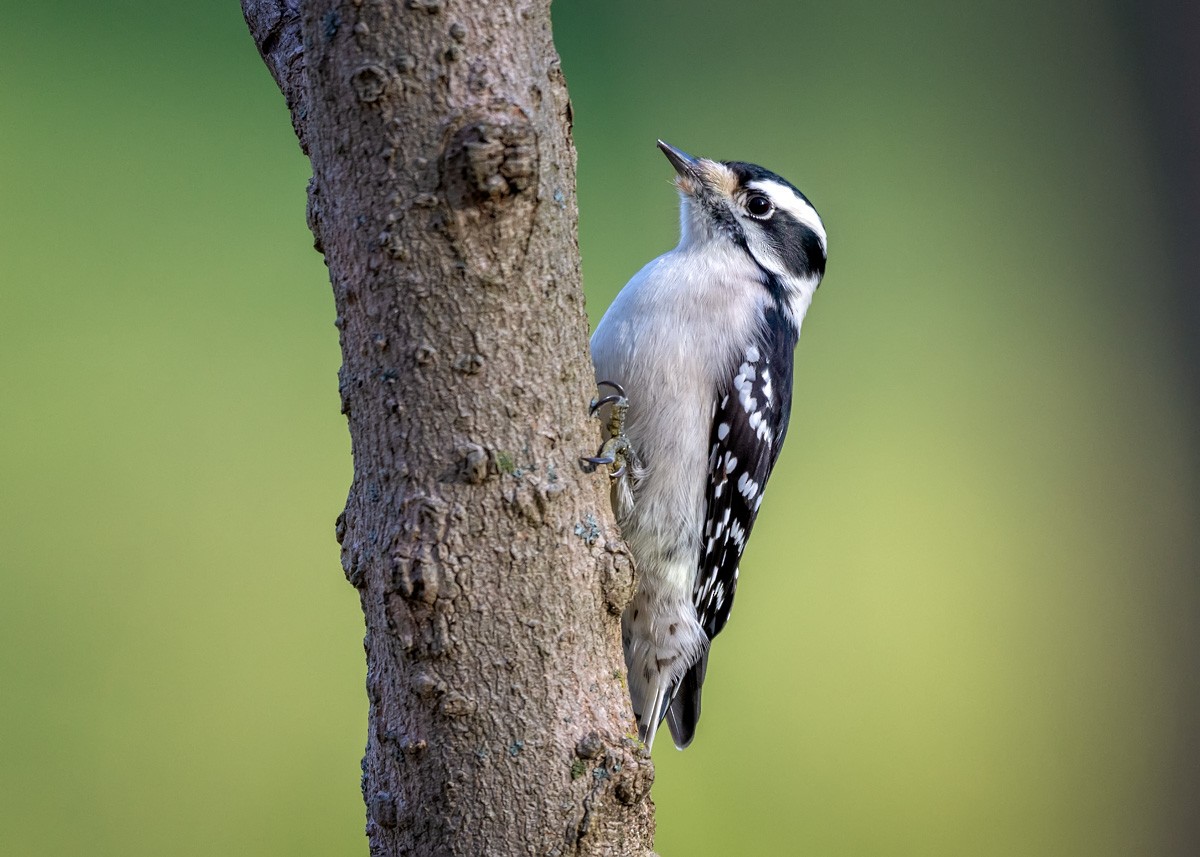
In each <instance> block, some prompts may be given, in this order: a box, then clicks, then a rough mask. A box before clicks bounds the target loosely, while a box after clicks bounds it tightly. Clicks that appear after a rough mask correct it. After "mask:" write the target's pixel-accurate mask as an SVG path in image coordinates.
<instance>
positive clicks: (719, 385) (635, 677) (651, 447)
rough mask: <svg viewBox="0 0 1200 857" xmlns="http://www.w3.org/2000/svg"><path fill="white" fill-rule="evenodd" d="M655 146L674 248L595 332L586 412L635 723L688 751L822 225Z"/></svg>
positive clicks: (755, 176) (765, 468)
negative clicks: (629, 561)
mask: <svg viewBox="0 0 1200 857" xmlns="http://www.w3.org/2000/svg"><path fill="white" fill-rule="evenodd" d="M658 147H659V148H660V149H661V150H662V151H663V154H665V155H666V156H667V160H669V161H670V162H671V165H672V166H673V167H674V168H675V172H676V176H675V186H676V187H677V188H678V190H679V197H680V237H679V244H678V246H676V247H675V249H673V250H671V251H670V252H668V253H664V254H663V255H662V256H659V257H658V258H657V259H654V260H653V261H652V262H650V263H649V264H647V265H646V266H645V267H644V268H642V270H641V271H639V272H638V273H637V274H636V275H635V276H634V277H633V279H631V280H630V281H629V282H628V284H626V286H625V287H624V288H623V289H622V290H621V292H620V293H619V294H618V295H617V297H616V299H615V300H614V301H613V303H612V306H610V307H609V308H608V311H607V312H606V313H605V314H604V317H603V318H602V319H601V321H600V324H599V325H598V326H597V328H596V332H595V333H594V334H593V335H592V340H591V350H592V360H593V363H594V364H595V370H596V381H597V385H598V387H600V388H601V390H602V393H607V394H606V395H602V396H601V397H598V398H597V399H596V400H595V401H594V402H593V403H592V411H593V413H599V414H600V415H601V418H602V419H603V420H604V421H605V423H606V430H605V441H604V445H603V446H602V447H601V448H600V451H599V452H598V453H597V455H596V456H593V457H590V458H588V459H586V460H587V461H589V462H591V463H593V464H596V465H608V466H609V467H610V468H611V469H610V475H611V476H612V478H613V482H612V495H613V508H614V511H615V513H616V516H617V521H618V523H619V524H620V527H621V532H622V534H623V536H624V537H625V539H626V541H627V543H628V544H629V547H630V550H631V551H632V553H633V558H634V563H635V565H636V567H637V571H638V586H637V590H636V592H635V594H634V596H633V599H632V600H631V601H630V603H629V605H628V606H627V607H626V609H625V612H624V614H623V615H622V618H621V632H622V642H623V644H624V650H625V665H626V669H627V675H628V680H629V692H630V696H631V697H632V701H633V711H634V714H635V716H636V717H637V722H638V734H639V736H640V738H641V739H642V741H643V742H645V744H646V745H647V746H648V747H652V746H653V743H654V735H655V732H656V731H657V729H658V727H659V725H660V723H661V722H662V720H663V718H664V717H665V718H666V720H667V725H668V727H669V728H670V730H671V736H672V738H673V739H674V742H675V746H676V747H678V748H679V749H681V750H682V749H684V748H685V747H687V746H688V745H689V744H690V743H691V742H692V739H693V737H695V732H696V724H697V722H698V721H699V719H700V691H701V688H702V687H703V684H704V675H705V671H706V669H707V666H708V652H709V646H710V644H711V642H712V640H713V638H714V637H716V636H717V634H719V633H720V632H721V629H722V628H723V627H724V626H725V622H726V620H728V618H729V611H730V608H731V607H732V605H733V596H734V592H735V591H736V589H737V583H738V564H739V562H740V560H741V557H742V552H743V551H744V550H745V548H746V540H747V539H748V538H749V537H750V530H751V528H752V527H753V526H754V519H755V517H756V516H757V515H758V510H759V506H760V505H761V504H762V498H763V489H764V488H765V486H766V483H767V479H768V477H769V476H770V475H771V469H772V468H773V467H774V466H775V462H776V460H777V459H778V457H779V450H780V447H781V445H782V444H783V440H784V436H785V435H786V434H787V427H788V417H789V414H790V412H791V406H792V361H793V352H794V350H795V347H796V342H797V340H798V338H799V336H800V325H801V322H802V321H803V320H804V314H805V312H806V311H807V309H808V307H809V304H810V303H811V301H812V298H813V294H814V293H815V292H816V290H817V287H818V285H820V282H821V277H822V276H823V275H824V273H825V257H826V236H825V227H824V225H823V224H822V222H821V218H820V216H819V215H818V214H817V211H816V209H815V208H813V205H812V203H810V202H809V201H808V199H807V197H805V196H804V194H802V193H801V192H800V191H799V190H797V189H796V188H795V187H794V186H793V185H792V184H791V183H790V182H788V181H786V180H785V179H783V178H781V177H779V176H778V175H776V174H775V173H773V172H770V171H769V170H766V169H763V168H762V167H759V166H756V165H754V164H748V163H744V162H741V161H713V160H709V159H707V158H695V157H692V156H691V155H689V154H687V153H685V152H682V151H680V150H679V149H676V148H675V147H673V146H670V145H668V144H666V143H664V142H663V141H662V140H659V141H658ZM610 390H611V392H608V391H610Z"/></svg>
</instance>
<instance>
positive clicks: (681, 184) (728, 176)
mask: <svg viewBox="0 0 1200 857" xmlns="http://www.w3.org/2000/svg"><path fill="white" fill-rule="evenodd" d="M695 170H696V172H698V173H699V174H700V179H701V181H703V183H704V185H705V186H706V187H707V188H708V189H709V190H710V191H716V192H717V193H719V194H721V195H722V196H725V197H726V198H729V199H732V198H733V195H734V193H735V192H736V191H737V188H738V181H737V176H736V175H734V173H733V170H731V169H729V167H727V166H725V165H724V164H722V163H719V162H718V161H710V160H708V159H707V158H700V159H699V160H698V161H697V162H696V167H695ZM675 187H677V188H679V189H680V190H681V191H683V192H684V193H686V194H687V195H688V196H695V195H696V193H697V191H699V190H700V188H699V187H698V186H697V184H696V180H695V179H693V178H692V177H691V176H683V175H677V176H676V177H675Z"/></svg>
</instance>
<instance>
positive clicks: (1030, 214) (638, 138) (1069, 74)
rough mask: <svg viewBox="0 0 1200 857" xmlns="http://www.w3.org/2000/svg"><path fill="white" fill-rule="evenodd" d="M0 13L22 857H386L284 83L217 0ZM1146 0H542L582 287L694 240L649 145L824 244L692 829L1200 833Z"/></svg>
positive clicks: (14, 703)
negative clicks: (570, 118)
mask: <svg viewBox="0 0 1200 857" xmlns="http://www.w3.org/2000/svg"><path fill="white" fill-rule="evenodd" d="M5 6H6V8H5V13H4V26H3V27H2V28H0V359H2V360H3V367H4V371H3V373H2V374H0V385H2V386H0V397H2V398H0V442H2V445H0V486H2V491H0V564H2V565H0V572H2V577H0V852H2V853H3V854H4V855H6V857H7V855H161V854H170V855H216V854H221V855H225V854H230V855H232V854H245V855H271V854H281V855H282V854H288V855H307V854H312V855H330V854H365V853H366V843H365V840H364V839H363V836H362V826H363V822H362V817H363V810H362V807H361V804H360V796H359V787H358V776H359V767H358V766H359V757H360V754H361V751H362V746H363V742H364V738H363V735H364V727H365V714H366V705H365V694H364V691H363V672H364V667H363V656H362V649H361V645H360V642H361V636H362V625H361V616H360V613H359V609H358V603H357V598H356V595H355V593H354V591H353V590H352V589H351V588H350V587H349V586H348V585H347V584H346V583H345V581H344V579H343V577H342V573H341V570H340V567H339V564H338V553H337V546H336V544H335V542H334V539H333V521H334V518H335V516H336V514H337V513H338V511H339V510H340V507H341V505H342V502H343V500H344V497H345V491H346V489H347V486H348V483H349V478H350V472H351V469H350V460H349V444H348V439H347V434H346V430H345V427H344V421H343V418H342V417H341V416H340V415H339V413H338V404H339V403H338V396H337V381H336V375H335V373H336V370H337V366H338V362H339V357H338V352H337V339H336V332H335V330H334V328H333V324H332V321H333V316H334V311H333V305H332V299H331V295H330V289H329V286H328V283H327V281H326V276H325V270H324V267H323V265H322V264H321V261H320V259H319V257H318V256H317V254H316V253H315V252H313V251H312V249H311V239H310V236H309V235H308V233H307V231H306V228H305V225H304V187H305V181H306V179H307V176H308V168H307V164H306V162H305V160H304V158H303V157H302V156H301V154H300V152H299V151H298V149H297V146H296V144H295V140H294V138H293V136H292V131H291V128H290V125H289V122H288V119H287V115H286V111H285V109H284V106H283V102H282V98H281V97H280V96H279V94H278V92H277V91H276V90H275V88H274V84H273V83H272V81H271V80H270V77H269V75H268V74H267V72H266V70H265V68H264V67H263V66H262V65H261V63H260V61H259V59H258V57H257V54H256V53H255V50H254V47H253V45H252V43H251V41H250V38H249V36H248V34H247V33H246V30H245V27H244V24H243V22H242V20H241V14H240V11H239V10H238V9H237V7H236V4H235V3H233V2H225V3H218V2H193V3H157V2H148V0H142V2H134V0H126V2H110V3H103V4H98V3H92V2H82V0H78V1H77V2H59V3H54V2H49V3H44V4H36V3H21V4H18V3H15V2H10V3H7V4H5ZM1129 21H1130V17H1129V15H1128V14H1127V12H1126V11H1125V10H1124V9H1123V7H1119V6H1117V5H1113V6H1109V5H1104V4H1100V3H1090V4H1089V3H1065V4H1049V5H1046V4H1041V3H1037V2H1035V0H1019V2H987V3H981V4H977V5H974V6H973V7H971V8H970V9H968V8H966V7H964V6H963V5H962V4H957V3H952V2H950V0H925V2H920V3H917V4H909V5H906V6H903V7H902V6H900V5H899V4H896V5H892V4H888V5H883V4H876V3H867V2H861V0H859V2H854V0H852V2H846V3H840V4H811V5H809V4H794V3H790V2H782V0H779V2H747V3H741V4H733V3H728V2H726V3H717V2H702V3H688V4H682V3H672V4H668V3H661V4H651V3H644V2H633V0H619V1H618V2H612V1H611V0H610V2H605V3H595V2H585V0H558V2H557V4H556V6H555V25H556V35H557V40H558V44H559V48H560V50H561V52H562V55H563V63H564V67H565V69H566V72H567V77H568V81H569V83H570V85H571V92H572V96H573V100H574V105H575V116H576V126H575V137H576V142H577V144H578V147H579V158H580V162H579V178H580V189H579V201H580V207H581V212H582V214H581V245H582V249H583V256H584V273H585V278H586V284H587V290H588V299H589V308H590V311H591V313H592V317H593V320H595V319H597V318H599V315H600V313H601V312H602V311H603V309H604V307H605V306H606V305H607V303H608V301H609V300H610V299H611V297H612V295H613V294H614V293H615V291H616V290H617V288H619V286H620V285H621V284H622V283H624V281H625V280H626V279H627V278H628V277H629V276H630V275H631V274H632V273H633V272H634V271H635V270H636V269H637V268H638V267H639V266H640V265H641V264H642V263H643V262H644V261H646V260H647V259H649V258H650V257H652V256H654V255H656V254H658V253H660V252H662V251H663V250H665V249H667V248H668V247H670V246H671V244H672V243H673V242H674V240H675V218H676V214H675V206H676V203H675V197H674V194H673V192H672V191H671V188H670V185H669V181H670V175H671V173H670V169H669V167H668V165H667V164H666V162H665V161H664V160H663V159H662V157H661V156H660V155H659V153H658V152H657V151H655V149H654V147H653V142H654V139H655V138H656V137H659V136H661V137H663V138H665V139H667V140H669V141H671V142H672V143H674V144H676V145H678V146H681V147H683V148H685V149H688V150H689V151H693V152H695V153H697V154H704V155H710V156H715V157H722V158H736V159H743V160H751V161H756V162H759V163H762V164H764V165H766V166H768V167H770V168H772V169H774V170H776V171H777V172H780V173H781V174H783V175H785V176H787V177H788V178H790V179H791V180H793V181H794V182H795V183H796V184H797V185H799V186H800V187H801V188H803V189H804V190H805V191H806V192H808V194H809V196H810V197H811V198H812V199H813V201H814V202H815V203H816V205H817V207H818V208H819V210H820V211H821V212H822V214H823V215H824V217H825V221H826V225H827V226H828V230H829V234H830V250H831V259H830V265H829V275H828V277H827V278H826V281H825V285H824V288H822V289H821V290H820V293H819V294H818V296H817V299H816V302H815V305H814V307H813V309H812V311H811V313H810V314H809V319H808V322H807V324H806V326H805V330H804V335H803V337H802V339H801V343H800V348H799V354H798V373H797V378H796V385H797V391H796V392H797V405H796V412H795V414H794V417H793V428H792V432H791V434H790V441H789V446H788V449H787V450H786V452H785V453H784V456H783V459H782V461H781V464H780V467H779V470H778V471H777V476H776V477H775V479H774V481H773V482H772V485H771V490H770V492H769V493H770V497H771V499H770V502H768V503H767V504H766V505H765V506H764V511H763V515H762V517H761V518H760V522H759V525H758V528H757V530H756V536H755V538H754V540H753V541H752V543H751V547H750V550H749V552H748V554H747V556H746V560H745V562H744V564H743V575H742V582H743V587H742V590H741V593H740V595H739V597H738V605H737V609H736V610H735V611H734V615H733V620H732V622H731V623H730V626H729V628H728V630H727V631H726V632H725V634H724V635H723V636H722V638H721V641H720V644H719V645H718V646H717V647H716V649H715V653H714V655H713V659H712V664H711V669H710V673H709V675H710V678H709V681H708V685H707V689H706V694H705V717H704V720H703V722H702V724H701V729H700V733H699V737H698V739H697V741H696V743H695V745H694V746H693V748H692V749H690V750H689V751H688V752H687V753H683V754H681V753H677V752H675V751H674V750H672V749H671V748H670V746H669V744H668V745H664V746H662V747H660V748H659V749H658V752H657V754H656V764H657V768H658V780H657V783H656V785H655V791H654V795H655V798H656V799H657V802H658V819H659V838H658V848H659V850H660V851H661V852H662V853H663V854H664V857H675V855H682V854H696V855H729V854H764V855H773V854H803V855H847V857H851V855H914V856H915V855H1080V857H1083V856H1084V855H1087V857H1104V855H1135V854H1136V855H1159V854H1162V855H1166V854H1171V855H1174V854H1179V855H1184V854H1195V853H1198V852H1200V834H1198V832H1197V824H1198V822H1197V821H1196V819H1195V817H1194V816H1195V815H1196V813H1197V812H1198V806H1200V797H1198V794H1197V790H1196V787H1197V782H1198V778H1197V763H1198V762H1200V751H1198V748H1197V718H1198V716H1200V705H1198V693H1197V664H1198V660H1200V659H1198V653H1200V630H1198V622H1197V616H1198V612H1200V611H1198V605H1197V571H1198V570H1200V443H1198V442H1197V441H1198V437H1200V432H1198V428H1200V422H1198V420H1197V408H1196V405H1197V394H1198V390H1197V389H1196V384H1195V377H1194V376H1193V375H1191V374H1190V373H1191V370H1192V368H1194V366H1195V365H1196V364H1195V363H1193V362H1191V361H1193V360H1194V357H1195V354H1196V351H1195V347H1196V341H1195V339H1194V338H1193V337H1194V336H1195V334H1196V333H1197V331H1196V330H1195V329H1193V326H1192V325H1191V316H1189V315H1188V307H1189V306H1190V305H1189V304H1188V303H1187V295H1188V294H1189V293H1190V292H1189V291H1188V287H1190V286H1191V285H1192V284H1193V283H1192V281H1186V282H1185V281H1182V280H1180V279H1179V277H1178V270H1179V269H1178V265H1177V261H1178V251H1179V247H1178V246H1174V245H1173V244H1172V240H1173V239H1172V237H1171V236H1172V235H1173V234H1175V233H1176V232H1177V231H1178V230H1173V228H1172V224H1173V223H1175V222H1176V221H1177V219H1178V212H1177V211H1176V210H1175V209H1173V208H1172V203H1171V190H1172V185H1171V184H1170V183H1169V182H1166V181H1164V180H1163V179H1164V176H1170V175H1171V170H1170V166H1169V164H1165V163H1164V162H1163V156H1162V155H1161V153H1162V152H1163V151H1166V149H1164V147H1163V145H1162V137H1161V135H1158V134H1157V132H1156V131H1155V130H1154V129H1155V127H1156V126H1155V117H1154V115H1152V113H1151V111H1150V109H1149V108H1148V107H1147V106H1146V99H1145V98H1144V97H1143V94H1142V93H1143V90H1144V89H1145V87H1146V86H1147V85H1148V84H1147V80H1148V76H1147V75H1146V74H1145V67H1144V66H1145V62H1144V61H1145V60H1146V58H1147V56H1152V55H1153V53H1154V50H1153V48H1154V45H1153V43H1147V42H1146V41H1145V40H1144V39H1143V40H1142V41H1141V42H1139V41H1138V39H1137V38H1136V37H1135V35H1132V34H1131V31H1130V26H1129ZM1173 278H1174V279H1173Z"/></svg>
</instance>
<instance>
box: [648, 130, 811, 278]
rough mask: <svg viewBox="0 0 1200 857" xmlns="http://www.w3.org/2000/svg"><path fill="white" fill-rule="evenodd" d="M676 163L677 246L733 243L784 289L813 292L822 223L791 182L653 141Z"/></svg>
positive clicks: (692, 247) (751, 166) (752, 166)
mask: <svg viewBox="0 0 1200 857" xmlns="http://www.w3.org/2000/svg"><path fill="white" fill-rule="evenodd" d="M658 148H660V149H662V151H663V154H664V155H666V156H667V160H669V161H670V162H671V165H672V166H673V167H675V172H676V174H677V175H676V177H675V186H676V187H678V188H679V194H680V197H681V199H682V205H681V214H680V221H681V233H682V234H681V236H680V241H679V246H680V248H681V249H688V250H697V249H703V248H704V247H705V246H706V245H707V244H709V243H711V242H732V243H733V244H734V245H736V246H737V247H739V248H740V249H742V250H743V251H745V252H746V253H747V254H748V255H749V256H750V258H751V259H753V261H754V263H755V264H756V265H757V266H758V267H759V268H760V269H761V270H762V272H763V274H764V276H766V277H768V278H770V279H772V280H774V283H773V285H776V286H778V287H780V288H782V289H784V290H785V291H786V292H789V293H795V292H797V291H803V292H805V293H807V295H808V296H810V297H811V295H812V292H813V290H815V289H816V287H817V286H818V285H819V284H820V282H821V277H822V276H823V275H824V274H825V253H826V239H825V226H824V224H823V223H822V222H821V217H820V215H818V214H817V210H816V209H815V208H813V206H812V203H811V202H809V201H808V198H807V197H805V196H804V194H802V193H801V192H800V191H799V190H797V189H796V187H795V186H794V185H792V183H791V182H789V181H787V180H786V179H783V178H781V177H780V176H778V175H776V174H775V173H773V172H771V171H770V170H767V169H764V168H762V167H760V166H757V165H755V164H747V163H744V162H742V161H711V160H709V159H708V158H695V157H692V156H691V155H689V154H687V153H686V152H683V151H680V150H679V149H676V148H675V147H674V146H670V145H668V144H666V143H664V142H663V141H662V140H659V141H658Z"/></svg>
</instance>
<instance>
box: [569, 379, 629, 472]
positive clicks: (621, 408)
mask: <svg viewBox="0 0 1200 857" xmlns="http://www.w3.org/2000/svg"><path fill="white" fill-rule="evenodd" d="M596 386H597V387H611V388H612V389H613V390H614V391H615V392H613V393H610V394H609V395H607V396H597V397H596V398H595V399H592V402H591V405H590V406H589V408H588V413H589V414H591V415H592V416H595V415H596V414H597V412H599V410H600V409H601V408H603V407H604V406H605V405H611V406H612V410H611V411H610V412H609V417H608V428H607V433H608V439H607V440H605V441H604V443H602V444H601V445H600V449H599V450H598V451H597V452H596V454H595V455H593V456H589V457H587V458H582V459H580V460H581V461H583V462H585V463H587V464H590V465H592V469H593V470H594V469H595V468H596V467H599V466H600V465H602V464H606V465H608V466H609V467H610V468H611V469H610V471H609V477H610V478H612V479H618V478H620V477H621V475H622V474H624V473H625V471H626V470H627V469H628V467H629V462H630V461H631V460H632V458H633V447H632V446H630V444H629V438H627V437H626V436H625V414H626V412H627V411H628V410H629V399H628V398H626V396H625V390H624V388H623V387H622V386H621V385H620V384H616V383H614V382H612V381H601V382H599V383H598V384H597V385H596Z"/></svg>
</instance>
